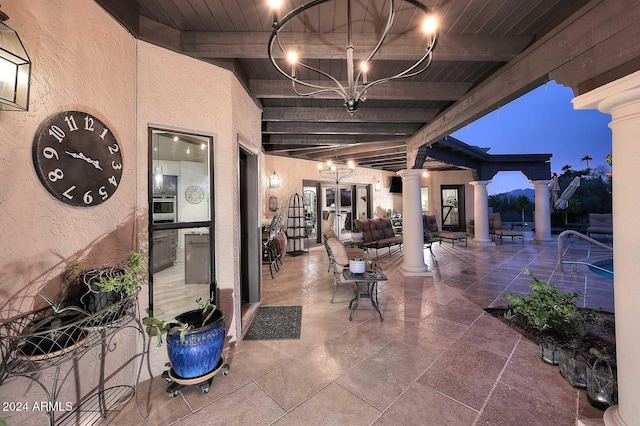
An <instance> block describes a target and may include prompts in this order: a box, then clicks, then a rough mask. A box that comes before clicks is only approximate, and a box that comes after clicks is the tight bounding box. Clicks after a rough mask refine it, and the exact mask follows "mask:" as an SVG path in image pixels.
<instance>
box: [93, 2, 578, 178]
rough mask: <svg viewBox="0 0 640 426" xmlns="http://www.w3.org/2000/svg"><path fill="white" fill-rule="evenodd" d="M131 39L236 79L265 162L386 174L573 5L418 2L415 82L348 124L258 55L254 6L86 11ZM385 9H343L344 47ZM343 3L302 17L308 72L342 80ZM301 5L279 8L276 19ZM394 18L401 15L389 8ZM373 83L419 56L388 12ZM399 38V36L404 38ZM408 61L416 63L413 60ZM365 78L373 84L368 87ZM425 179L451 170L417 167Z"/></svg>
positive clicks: (380, 92)
mask: <svg viewBox="0 0 640 426" xmlns="http://www.w3.org/2000/svg"><path fill="white" fill-rule="evenodd" d="M96 1H97V3H98V4H100V5H101V6H103V7H104V8H105V10H107V11H108V12H109V13H111V14H112V15H113V16H114V17H115V18H116V19H117V20H119V21H120V22H121V23H122V24H123V25H124V26H125V27H127V28H128V29H129V30H130V31H131V32H132V33H133V34H134V36H136V37H138V38H140V39H143V40H146V41H149V42H151V43H154V44H158V45H162V46H164V47H167V48H170V49H172V50H177V51H179V52H182V53H184V54H186V55H189V56H192V57H195V58H199V59H202V60H204V61H208V62H211V63H213V64H216V65H220V66H224V67H226V68H228V69H230V70H232V71H234V72H235V73H236V75H237V76H238V78H239V79H240V81H241V82H242V83H243V85H244V86H245V88H246V89H247V91H248V92H249V93H250V94H251V96H253V97H254V99H255V100H256V102H257V103H258V104H259V105H260V106H261V107H262V109H263V117H262V138H263V140H262V142H263V146H264V149H265V151H266V152H267V153H268V154H273V155H281V156H288V157H295V158H303V159H308V160H315V161H325V160H334V161H336V160H337V161H347V160H354V161H355V162H356V163H357V164H358V165H360V166H363V167H371V168H376V169H382V170H389V171H397V170H400V169H404V168H406V167H407V140H408V139H409V138H410V137H411V136H412V135H414V134H416V132H418V131H419V130H420V129H421V128H424V127H425V126H427V125H429V123H431V122H432V121H433V120H434V119H436V118H437V117H442V116H443V115H446V113H447V109H449V108H450V107H451V106H452V105H453V104H454V103H455V102H456V101H458V100H460V99H462V98H463V97H464V96H465V95H466V94H468V93H469V91H470V90H472V89H473V88H474V87H476V86H478V85H479V84H480V83H481V82H483V81H484V80H486V79H487V78H489V77H490V76H491V75H492V74H493V73H496V72H497V71H498V70H500V68H502V67H503V66H505V65H506V64H507V63H508V62H509V61H512V60H513V59H514V58H516V56H518V55H519V54H520V53H521V52H522V51H524V50H525V49H526V48H527V47H528V46H530V45H531V44H532V43H534V42H535V41H536V40H538V39H539V38H540V37H542V36H543V35H544V34H546V33H548V32H550V31H552V30H553V29H554V28H555V27H556V26H557V25H559V24H560V23H562V21H563V20H564V19H566V18H567V17H568V16H570V15H571V13H573V12H574V11H575V10H576V8H577V7H578V6H580V5H582V4H584V3H585V2H584V1H566V0H536V1H504V0H443V1H442V0H423V3H424V4H425V5H426V6H428V7H430V8H431V9H432V10H433V11H434V12H435V13H436V14H437V16H438V19H439V25H440V39H439V42H438V45H437V47H436V50H435V53H434V55H433V62H432V64H431V66H430V67H429V68H428V69H427V70H426V71H425V72H423V73H421V74H419V75H417V76H415V77H412V78H408V79H404V80H400V81H394V82H391V83H387V84H384V85H381V86H377V87H376V88H374V89H371V90H370V91H369V93H368V95H367V100H366V102H364V103H363V104H361V106H360V107H359V109H358V110H357V111H356V112H355V114H353V115H351V114H349V113H348V112H347V111H346V109H345V108H344V106H343V101H342V100H341V99H337V98H336V97H335V96H326V97H323V98H321V99H317V98H313V99H311V98H303V97H300V96H298V95H296V94H295V93H294V92H293V90H292V89H291V83H290V82H289V81H288V80H286V79H285V78H284V77H283V76H281V75H280V74H279V73H278V72H277V71H276V70H275V69H274V67H273V66H272V64H271V63H270V61H269V59H268V56H267V42H268V38H269V35H270V32H271V24H272V15H271V11H270V9H269V8H268V6H267V1H266V0H96ZM387 1H389V0H362V1H354V2H353V6H352V7H353V16H354V21H355V22H356V25H354V45H355V46H356V49H357V48H358V46H366V45H370V44H371V41H370V40H371V35H372V34H374V33H375V32H376V31H378V32H379V31H380V26H381V22H383V21H384V19H385V18H384V13H383V11H384V10H385V8H386V7H387V6H386V2H387ZM345 3H346V2H345V0H334V1H329V2H327V3H324V4H322V5H321V6H320V7H315V8H312V9H310V10H309V11H308V12H307V14H306V16H305V23H300V22H298V23H295V24H292V32H291V34H287V36H291V37H295V40H299V43H300V44H301V45H304V47H305V52H309V53H306V55H305V56H308V57H309V58H310V60H311V62H312V63H313V65H314V66H316V67H318V68H320V69H322V70H326V71H328V72H330V73H331V74H332V75H334V76H335V77H336V78H338V79H339V80H342V81H345V80H346V65H345V64H346V63H345V61H344V60H343V59H341V58H339V57H338V56H340V55H338V54H336V53H335V47H334V48H333V49H330V48H327V46H326V45H325V44H324V43H325V41H326V40H332V39H340V40H343V39H344V32H345V28H346V16H345V15H346V12H345V6H344V4H345ZM301 4H303V0H285V1H284V5H285V8H286V9H287V10H289V9H291V8H293V7H297V6H299V5H301ZM399 4H400V5H399V6H397V7H400V8H401V7H406V5H403V2H401V1H400V2H399ZM403 10H404V9H403ZM398 24H399V25H398V26H397V27H394V30H393V34H392V36H390V38H389V43H388V45H385V46H384V47H383V49H382V50H381V51H380V54H379V56H378V57H377V59H376V60H375V61H374V64H373V66H374V68H375V70H376V71H372V73H375V72H384V74H385V75H388V74H389V73H393V71H397V70H401V69H403V67H407V64H410V63H411V60H415V59H416V57H419V56H420V48H419V42H418V41H417V40H416V38H415V36H414V35H412V32H411V30H412V29H413V27H415V22H414V17H413V15H411V14H407V13H398ZM405 33H407V35H404V34H405ZM416 55H418V56H416ZM372 78H373V76H372ZM424 167H425V168H429V169H449V168H451V167H452V166H451V165H450V164H445V163H441V162H435V161H430V160H429V159H427V161H426V163H425V165H424Z"/></svg>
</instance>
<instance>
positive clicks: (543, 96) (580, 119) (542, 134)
mask: <svg viewBox="0 0 640 426" xmlns="http://www.w3.org/2000/svg"><path fill="white" fill-rule="evenodd" d="M573 98H574V95H573V91H572V90H571V89H569V88H567V87H564V86H561V85H559V84H556V83H555V82H553V81H551V82H549V83H547V84H546V85H544V86H540V87H538V88H537V89H534V90H532V91H531V92H529V93H527V94H525V95H524V96H521V97H520V98H518V99H516V100H514V101H512V102H510V103H509V104H507V105H504V106H503V107H501V108H499V109H497V110H496V111H493V112H491V113H489V114H487V115H486V116H484V117H482V118H480V119H479V120H476V121H474V122H473V123H471V124H469V125H468V126H466V127H464V128H462V129H460V130H458V131H457V132H455V133H453V134H452V135H451V136H453V137H454V138H456V139H459V140H461V141H462V142H464V143H466V144H469V145H476V146H479V147H482V148H491V149H490V151H489V153H490V154H552V155H553V156H552V157H551V171H552V172H556V173H558V174H560V173H562V167H563V166H565V165H567V164H569V165H571V166H572V168H573V169H574V170H579V169H584V168H585V167H586V163H585V162H583V161H580V159H581V158H582V157H584V156H585V155H588V156H590V157H592V158H593V160H592V161H590V162H589V166H590V167H595V166H598V165H605V166H606V163H605V157H606V156H607V155H608V154H609V153H611V130H610V129H609V127H608V125H609V122H610V121H611V117H610V116H609V115H607V114H603V113H601V112H599V111H594V110H588V111H582V110H574V109H573V105H572V103H571V100H572V99H573ZM607 167H608V166H607ZM519 188H533V185H531V184H530V183H529V181H528V179H527V178H526V177H525V176H524V175H523V174H522V173H520V172H500V173H498V174H497V175H496V176H495V177H494V178H493V180H492V181H491V183H490V184H489V187H488V190H489V194H498V193H502V192H507V191H511V190H513V189H519Z"/></svg>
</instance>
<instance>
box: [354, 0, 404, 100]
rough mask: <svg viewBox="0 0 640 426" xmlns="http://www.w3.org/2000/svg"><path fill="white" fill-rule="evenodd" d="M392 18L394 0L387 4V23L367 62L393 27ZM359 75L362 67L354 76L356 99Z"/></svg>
mask: <svg viewBox="0 0 640 426" xmlns="http://www.w3.org/2000/svg"><path fill="white" fill-rule="evenodd" d="M394 19H395V0H391V2H390V6H389V17H388V18H387V25H386V27H385V29H384V31H383V32H382V36H381V37H380V39H379V40H378V44H377V45H376V47H375V49H373V50H372V51H371V53H370V54H369V57H368V58H367V60H366V62H367V63H369V62H370V61H371V59H373V57H374V56H375V55H376V53H378V51H379V50H380V48H381V47H382V43H384V41H385V39H386V38H387V36H388V35H389V33H390V32H391V28H392V27H393V21H394ZM361 76H362V69H359V70H358V74H357V75H356V78H355V85H354V89H353V96H354V98H355V99H356V100H358V101H359V100H360V96H359V95H358V90H357V88H358V82H359V81H360V78H361ZM363 86H364V85H363ZM364 91H366V89H364V90H362V93H364Z"/></svg>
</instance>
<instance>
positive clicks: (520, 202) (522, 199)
mask: <svg viewBox="0 0 640 426" xmlns="http://www.w3.org/2000/svg"><path fill="white" fill-rule="evenodd" d="M529 202H530V201H529V197H527V196H526V195H518V198H516V205H517V206H518V208H519V209H520V211H521V212H522V223H524V209H525V207H527V206H528V205H529Z"/></svg>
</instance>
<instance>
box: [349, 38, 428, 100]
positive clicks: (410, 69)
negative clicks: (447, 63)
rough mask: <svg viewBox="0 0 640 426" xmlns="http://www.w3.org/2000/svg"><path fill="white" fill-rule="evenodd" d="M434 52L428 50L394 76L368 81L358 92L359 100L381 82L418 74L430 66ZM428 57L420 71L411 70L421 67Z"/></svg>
mask: <svg viewBox="0 0 640 426" xmlns="http://www.w3.org/2000/svg"><path fill="white" fill-rule="evenodd" d="M432 54H433V51H432V49H429V50H428V51H427V53H426V54H425V55H424V56H423V57H422V58H420V60H419V61H417V62H416V63H415V64H413V65H412V66H411V67H409V68H407V69H406V70H404V71H402V72H400V73H398V74H396V75H394V76H391V77H386V78H381V79H379V80H376V81H372V82H371V83H368V84H366V85H364V86H363V88H362V91H361V92H360V93H359V94H358V100H360V99H361V98H362V96H364V94H365V92H366V91H367V90H369V89H370V88H371V87H373V86H377V85H379V84H384V83H388V82H389V81H393V80H398V79H401V78H409V77H413V76H416V75H418V74H420V73H421V72H423V71H424V70H426V69H427V68H428V67H429V65H431V61H432V58H433V56H432ZM427 59H428V60H429V61H428V63H427V64H426V65H425V66H424V68H422V69H420V70H419V71H414V72H411V71H412V70H414V69H415V68H416V67H419V66H420V65H421V64H422V63H423V62H424V61H425V60H427Z"/></svg>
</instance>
